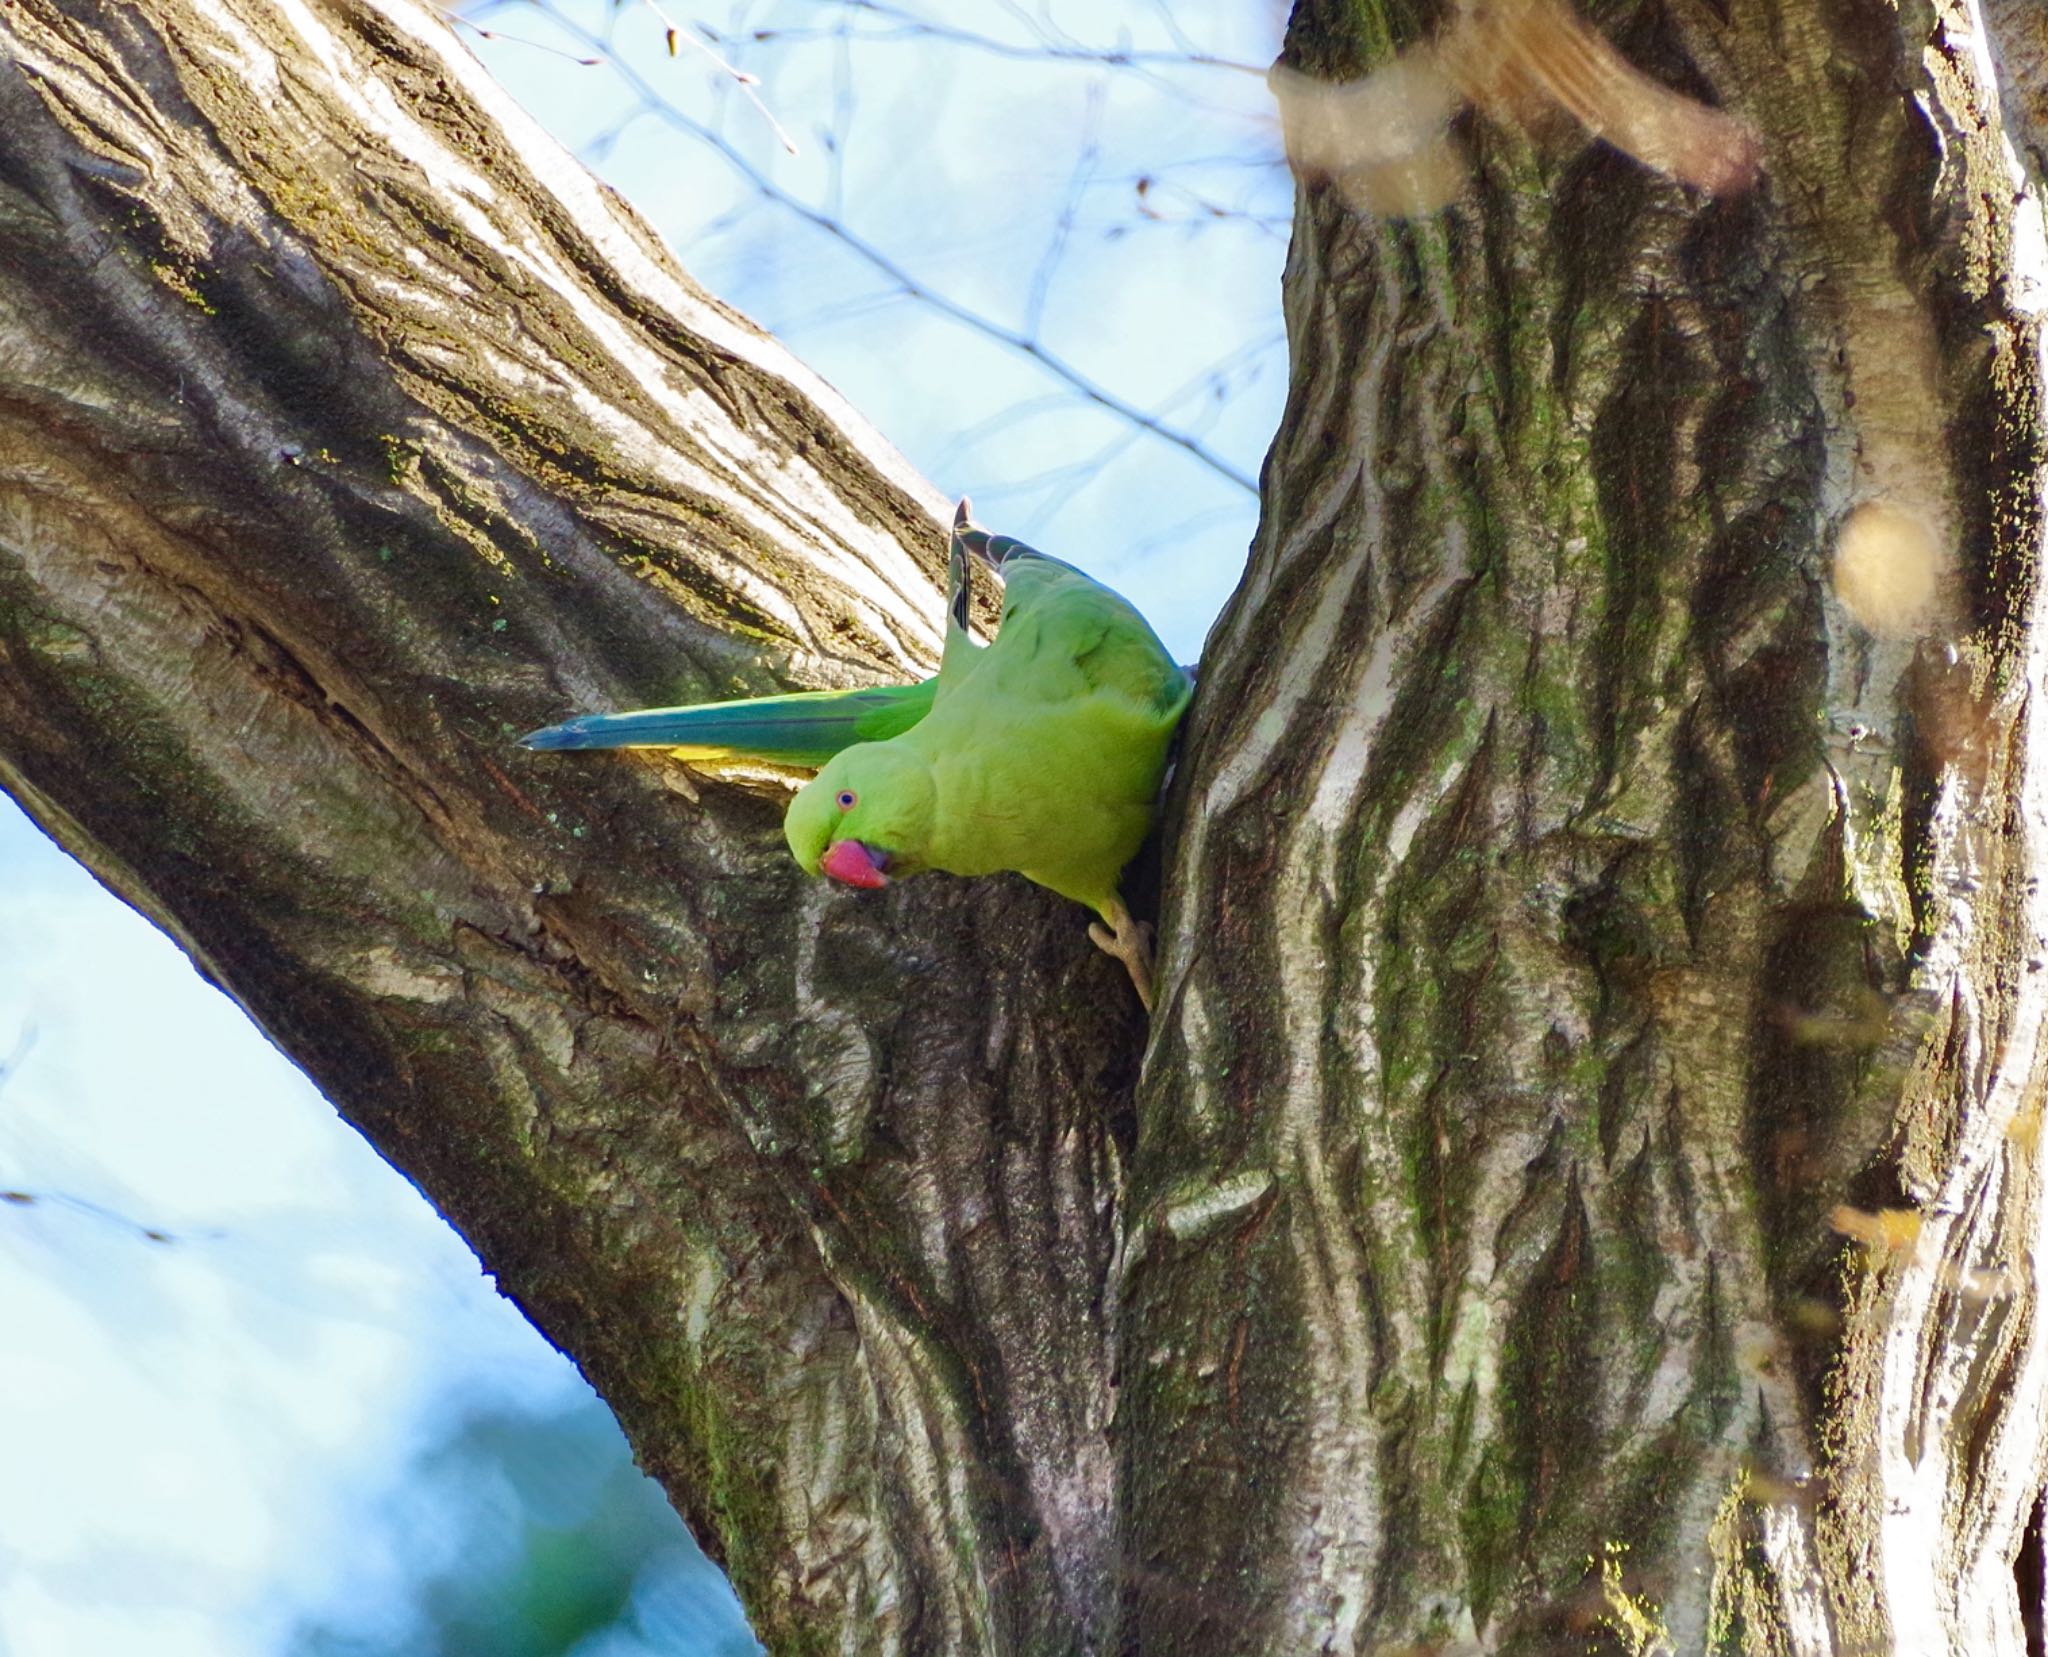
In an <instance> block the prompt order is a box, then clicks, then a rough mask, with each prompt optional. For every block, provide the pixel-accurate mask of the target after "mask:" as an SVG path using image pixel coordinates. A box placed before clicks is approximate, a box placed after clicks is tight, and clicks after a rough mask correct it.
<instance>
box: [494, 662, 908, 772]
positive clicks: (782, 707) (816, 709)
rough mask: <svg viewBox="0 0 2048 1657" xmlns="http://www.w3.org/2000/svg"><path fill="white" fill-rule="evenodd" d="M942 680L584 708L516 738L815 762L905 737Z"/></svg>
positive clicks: (537, 743)
mask: <svg viewBox="0 0 2048 1657" xmlns="http://www.w3.org/2000/svg"><path fill="white" fill-rule="evenodd" d="M938 683H939V682H938V680H937V679H926V680H924V681H923V682H922V683H920V684H915V685H880V686H875V687H873V688H870V689H863V690H819V691H807V692H800V693H798V694H796V695H793V696H761V697H755V698H753V699H751V700H749V701H741V702H705V703H699V704H697V705H696V706H693V707H687V708H643V709H641V710H640V711H639V712H637V713H597V714H586V715H585V716H584V717H583V718H581V719H571V720H566V721H564V722H563V723H562V724H560V725H550V726H548V727H547V728H546V729H545V730H539V731H534V732H531V733H529V734H528V735H526V736H523V737H521V738H520V739H519V741H520V746H521V747H523V748H668V749H671V750H674V751H675V753H676V754H677V756H678V757H679V758H682V759H751V760H766V761H769V762H771V763H773V764H777V765H788V766H800V767H810V768H816V767H818V766H821V765H823V764H824V763H825V762H826V761H827V760H829V759H830V758H831V757H832V756H833V755H834V754H836V753H838V752H839V751H840V750H841V749H842V748H850V747H852V746H853V745H854V744H855V743H856V742H880V741H883V740H885V739H887V738H889V737H892V736H901V735H902V734H903V733H904V732H905V731H907V730H909V729H910V728H911V727H912V726H914V725H915V724H917V722H918V721H919V720H921V719H923V718H924V716H925V715H926V714H927V713H929V712H930V711H931V706H932V697H933V694H934V693H935V692H936V690H937V689H938Z"/></svg>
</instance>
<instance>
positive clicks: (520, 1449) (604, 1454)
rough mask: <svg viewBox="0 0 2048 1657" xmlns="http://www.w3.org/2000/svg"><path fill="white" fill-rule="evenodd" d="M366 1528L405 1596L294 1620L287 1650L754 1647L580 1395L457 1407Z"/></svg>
mask: <svg viewBox="0 0 2048 1657" xmlns="http://www.w3.org/2000/svg"><path fill="white" fill-rule="evenodd" d="M371 1523H372V1524H374V1525H377V1526H379V1527H381V1528H382V1529H383V1530H384V1532H385V1533H386V1534H385V1536H384V1538H383V1546H384V1548H385V1549H387V1550H388V1551H389V1553H390V1554H391V1555H392V1556H393V1563H394V1564H396V1565H397V1566H398V1568H399V1571H400V1573H401V1577H400V1580H401V1581H406V1582H408V1584H409V1592H408V1593H407V1594H404V1595H401V1596H400V1597H399V1598H398V1599H397V1600H396V1601H395V1602H392V1601H388V1600H387V1602H385V1603H381V1604H349V1605H342V1606H329V1607H327V1608H326V1609H325V1610H324V1611H323V1612H322V1613H321V1614H320V1615H319V1616H318V1617H317V1618H315V1619H312V1620H309V1621H308V1622H307V1623H305V1624H303V1625H302V1626H301V1627H300V1629H299V1631H298V1633H297V1636H296V1638H295V1640H294V1641H293V1642H292V1644H291V1645H290V1647H289V1648H288V1649H289V1650H290V1651H291V1652H292V1653H293V1657H657V1654H658V1657H755V1654H756V1653H758V1652H759V1651H760V1650H761V1647H760V1645H759V1644H758V1643H757V1642H756V1641H755V1640H754V1638H753V1636H752V1635H751V1634H749V1633H748V1632H747V1627H746V1623H745V1620H744V1618H743V1616H742V1614H741V1612H740V1608H739V1604H738V1602H737V1601H736V1600H735V1599H734V1597H733V1594H732V1590H731V1589H730V1588H729V1587H728V1586H727V1585H726V1582H725V1579H724V1577H723V1576H722V1575H721V1574H720V1573H719V1570H718V1567H717V1566H715V1565H713V1564H712V1563H711V1561H710V1560H708V1559H706V1558H705V1557H704V1555H703V1553H702V1552H701V1551H700V1550H699V1549H698V1547H697V1545H696V1543H695V1542H694V1541H693V1540H691V1537H690V1534H689V1532H688V1531H687V1530H686V1529H684V1527H683V1524H682V1522H681V1520H679V1519H678V1518H677V1517H676V1515H675V1513H674V1511H673V1510H672V1509H671V1508H670V1507H669V1505H668V1503H667V1501H666V1500H665V1499H664V1498H663V1496H662V1493H661V1490H660V1488H659V1486H657V1485H656V1484H655V1483H654V1481H653V1480H652V1479H649V1478H647V1477H646V1476H645V1475H644V1474H642V1473H641V1472H640V1471H639V1470H638V1469H637V1468H636V1467H634V1465H633V1462H632V1458H631V1455H630V1452H629V1451H628V1449H627V1446H626V1441H625V1438H624V1436H623V1435H622V1434H621V1433H620V1431H619V1428H618V1425H617V1423H616V1422H615V1421H614V1420H613V1419H612V1416H611V1413H610V1411H608V1410H607V1409H606V1408H605V1407H604V1405H603V1404H602V1403H601V1402H600V1401H599V1400H598V1399H597V1398H596V1397H595V1396H594V1395H592V1394H590V1393H589V1392H587V1391H585V1392H584V1393H583V1394H582V1395H581V1397H580V1399H579V1400H578V1402H577V1403H576V1405H575V1406H574V1407H573V1408H572V1409H570V1410H568V1411H566V1412H563V1413H559V1414H552V1415H544V1414H533V1413H526V1412H521V1411H517V1410H510V1409H505V1408H502V1407H493V1408H491V1409H488V1410H464V1409H461V1408H459V1407H458V1409H456V1410H455V1411H453V1412H451V1418H450V1421H449V1424H448V1431H447V1433H446V1434H445V1436H443V1437H441V1438H440V1439H439V1440H438V1441H437V1442H434V1443H432V1444H431V1445H430V1446H429V1447H428V1448H427V1449H426V1450H425V1451H423V1452H422V1454H421V1455H420V1456H419V1457H418V1458H417V1460H416V1462H415V1464H414V1466H413V1469H412V1471H411V1474H410V1476H409V1477H408V1478H407V1479H406V1480H405V1482H404V1483H403V1484H402V1485H401V1486H400V1487H399V1488H398V1489H397V1490H396V1491H395V1492H394V1493H393V1494H392V1495H391V1496H390V1497H389V1498H388V1499H387V1501H386V1502H385V1503H384V1505H383V1506H382V1508H381V1509H380V1510H378V1511H377V1512H376V1513H375V1514H374V1515H373V1516H372V1519H371ZM408 1566H409V1567H410V1571H409V1573H408V1572H407V1567H408Z"/></svg>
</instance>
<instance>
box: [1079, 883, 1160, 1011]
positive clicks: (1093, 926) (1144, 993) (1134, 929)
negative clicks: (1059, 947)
mask: <svg viewBox="0 0 2048 1657" xmlns="http://www.w3.org/2000/svg"><path fill="white" fill-rule="evenodd" d="M1109 919H1110V921H1111V922H1112V923H1113V924H1114V926H1115V930H1114V931H1112V930H1111V929H1110V928H1109V927H1107V926H1104V925H1103V924H1102V923H1101V922H1100V921H1090V922H1089V923H1088V937H1089V940H1090V941H1091V942H1092V943H1093V944H1094V945H1095V947H1096V948H1097V949H1099V950H1101V951H1102V953H1103V954H1105V955H1114V956H1115V957H1116V958H1117V959H1118V960H1119V961H1121V962H1123V964H1124V971H1126V972H1128V973H1129V974H1130V975H1131V987H1132V988H1133V989H1135V990H1136V991H1137V992H1138V1000H1139V1001H1140V1002H1141V1003H1142V1004H1143V1006H1144V1008H1145V1011H1146V1012H1148V1013H1149V1012H1150V1011H1151V1010H1152V928H1151V927H1149V926H1147V925H1146V924H1145V923H1144V922H1143V921H1141V920H1137V919H1135V918H1134V917H1133V916H1132V914H1131V912H1130V911H1129V910H1128V909H1126V908H1125V907H1124V906H1123V904H1122V903H1121V902H1118V903H1117V904H1116V905H1115V907H1114V908H1113V909H1112V910H1111V911H1110V914H1109Z"/></svg>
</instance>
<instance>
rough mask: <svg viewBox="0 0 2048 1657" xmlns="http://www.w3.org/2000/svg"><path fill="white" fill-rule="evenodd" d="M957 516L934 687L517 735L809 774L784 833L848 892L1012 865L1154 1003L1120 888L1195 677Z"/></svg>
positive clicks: (1045, 569)
mask: <svg viewBox="0 0 2048 1657" xmlns="http://www.w3.org/2000/svg"><path fill="white" fill-rule="evenodd" d="M967 510H968V507H967V503H966V502H965V501H962V502H961V503H960V512H959V516H958V517H957V518H956V520H955V523H954V529H953V546H952V589H953V591H952V602H951V605H950V608H949V625H948V628H947V633H946V648H945V654H944V657H943V659H942V660H941V663H940V667H939V672H938V676H937V677H936V678H935V679H930V680H926V681H925V682H923V683H922V684H918V685H906V686H884V687H880V688H878V689H874V690H864V691H826V692H814V693H811V694H809V695H796V696H779V697H761V698H757V699H754V700H751V701H744V702H730V703H717V704H706V705H702V706H697V707H688V708H663V709H653V710H648V711H646V712H642V713H632V714H604V715H595V716H589V717H585V718H582V719H576V720H571V721H569V722H568V723H566V724H562V725H553V726H549V727H548V728H547V729H546V730H544V731H536V732H534V733H533V734H532V735H531V736H529V737H527V738H525V739H524V740H525V742H526V745H527V746H528V747H534V748H599V747H629V746H630V747H670V748H674V749H676V750H677V751H678V752H680V753H682V754H684V755H685V756H686V757H692V758H695V757H709V758H732V759H766V760H772V761H775V762H777V763H781V764H786V765H795V766H806V767H808V766H817V765H822V766H823V769H822V770H821V771H819V773H818V775H817V776H816V777H815V778H814V779H812V781H810V782H809V783H807V784H806V785H805V786H804V787H803V788H802V789H801V790H800V791H799V792H798V794H797V796H796V798H795V799H794V800H792V801H791V802H790V807H789V813H788V816H787V817H786V818H785V819H784V822H783V830H784V833H785V834H786V835H787V836H788V839H789V846H790V850H791V851H792V852H794V853H795V854H796V859H797V861H798V862H799V863H801V864H802V865H803V866H804V868H805V869H807V870H809V871H810V872H812V873H813V874H816V873H820V872H823V873H826V874H830V875H833V876H835V877H836V878H838V879H841V880H846V881H848V882H849V883H851V884H855V885H862V886H880V885H883V884H886V882H887V880H889V879H893V878H899V877H901V876H903V875H908V874H916V873H918V872H919V871H921V870H925V869H942V870H945V871H947V872H949V873H952V874H958V875H984V874H995V873H998V872H1000V871H1003V870H1014V871H1016V872H1017V873H1019V874H1023V875H1025V876H1027V877H1028V878H1030V879H1032V880H1035V881H1037V882H1038V883H1039V884H1040V885H1041V886H1048V887H1050V888H1051V889H1052V890H1053V891H1055V892H1058V893H1059V894H1060V895H1061V896H1063V897H1068V898H1072V899H1073V900H1075V901H1076V902H1077V903H1084V904H1086V905H1087V906H1088V907H1089V908H1090V909H1093V910H1094V911H1095V912H1096V914H1098V915H1100V916H1101V917H1102V918H1103V920H1104V921H1106V922H1107V923H1108V925H1109V931H1107V932H1105V931H1103V930H1102V929H1101V928H1093V929H1091V936H1093V937H1094V938H1095V940H1096V942H1097V943H1099V944H1101V945H1102V947H1103V948H1104V949H1106V950H1108V951H1109V952H1110V953H1112V954H1114V955H1117V956H1118V957H1119V958H1121V959H1122V960H1123V961H1124V962H1125V964H1126V965H1127V966H1128V967H1129V969H1130V972H1131V977H1132V981H1133V982H1134V983H1135V984H1136V985H1137V987H1138V993H1139V995H1140V997H1141V998H1143V999H1145V1001H1146V1004H1147V1005H1148V1006H1149V1005H1150V988H1149V976H1148V969H1147V949H1146V945H1145V943H1144V939H1143V933H1142V929H1141V928H1140V927H1139V926H1138V925H1137V923H1136V922H1134V921H1133V920H1132V919H1131V917H1130V914H1129V912H1128V911H1127V910H1126V909H1125V908H1124V905H1123V902H1122V899H1121V898H1120V897H1119V895H1118V892H1117V881H1118V878H1119V877H1120V876H1121V874H1122V872H1123V868H1124V865H1125V864H1127V863H1128V862H1130V860H1131V858H1132V856H1133V855H1134V854H1135V853H1136V852H1137V850H1138V847H1139V846H1140V845H1141V844H1142V843H1143V841H1144V839H1145V836H1146V834H1147V833H1148V832H1149V830H1150V829H1151V826H1152V821H1153V816H1154V813H1155V812H1156V810H1157V807H1158V799H1159V789H1160V783H1161V780H1162V778H1163V776H1164V774H1165V770H1166V762H1167V754H1168V749H1169V747H1170V745H1171V743H1172V740H1173V732H1174V727H1175V726H1176V725H1178V724H1179V722H1180V717H1181V714H1182V713H1183V712H1184V711H1186V708H1187V704H1188V698H1189V696H1190V695H1191V694H1192V691H1193V683H1192V681H1191V680H1190V678H1189V676H1188V675H1187V673H1186V672H1184V671H1183V670H1182V669H1181V668H1180V667H1179V666H1177V665H1176V664H1175V662H1174V660H1173V658H1172V657H1171V656H1169V655H1168V654H1167V653H1166V647H1165V646H1164V645H1162V644H1161V643H1160V642H1159V639H1158V636H1157V635H1156V634H1155V633H1153V631H1152V629H1151V628H1150V627H1149V626H1147V625H1146V623H1145V619H1144V617H1142V616H1140V615H1139V614H1138V612H1137V611H1136V610H1134V609H1133V608H1132V607H1131V606H1130V605H1129V604H1128V603H1127V602H1126V601H1125V600H1124V599H1123V598H1121V597H1119V596H1118V595H1117V594H1116V593H1114V592H1112V591H1110V589H1109V588H1107V587H1105V586H1103V585H1102V584H1101V583H1100V582H1098V581H1094V580H1092V579H1090V578H1089V577H1088V576H1086V575H1083V574H1082V573H1081V572H1080V571H1079V570H1077V569H1074V568H1073V567H1072V566H1071V565H1067V564H1063V563H1061V562H1060V561H1059V560H1058V559H1056V558H1048V557H1046V556H1045V555H1044V554H1043V553H1040V552H1035V551H1033V550H1032V549H1031V548H1030V547H1027V546H1024V545H1023V544H1022V543H1020V542H1017V541H1013V540H1010V539H1009V538H1008V537H1007V536H991V535H989V534H988V533H987V532H986V531H984V530H981V529H977V528H975V527H974V526H973V525H971V524H970V523H969V522H968V520H967ZM970 553H972V554H974V555H976V556H979V557H981V558H983V559H984V560H986V561H987V562H988V563H990V564H992V565H994V566H995V567H996V568H998V569H999V570H1000V572H1001V573H1002V576H1003V578H1004V583H1005V589H1006V591H1005V597H1004V604H1003V615H1002V622H1001V625H1000V626H999V627H998V629H997V632H996V636H995V639H994V642H993V643H991V644H989V645H987V646H982V645H977V644H976V643H975V642H974V641H973V639H972V638H970V637H969V636H968V634H967V631H966V621H967V610H968V604H967V596H968V590H969V588H968V582H969V578H968V556H969V554H970Z"/></svg>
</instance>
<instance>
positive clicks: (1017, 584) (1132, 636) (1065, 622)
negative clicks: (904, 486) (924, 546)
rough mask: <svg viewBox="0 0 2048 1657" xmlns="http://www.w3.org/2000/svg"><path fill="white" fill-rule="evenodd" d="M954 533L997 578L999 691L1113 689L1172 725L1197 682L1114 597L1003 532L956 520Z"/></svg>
mask: <svg viewBox="0 0 2048 1657" xmlns="http://www.w3.org/2000/svg"><path fill="white" fill-rule="evenodd" d="M953 539H954V547H955V549H956V555H957V550H958V549H959V548H961V547H963V546H964V547H965V548H966V549H967V550H968V551H969V552H971V553H973V554H974V555H975V556H976V557H978V558H980V559H982V560H984V561H985V562H986V563H987V564H988V565H989V566H990V567H991V568H992V569H994V570H995V571H996V572H997V573H998V574H999V575H1000V576H1001V577H1002V580H1003V619H1002V627H1001V630H1000V631H999V632H998V634H997V645H996V646H994V647H992V648H991V651H990V654H991V656H992V657H993V658H994V659H995V661H996V662H997V663H998V664H999V667H1000V674H999V677H1000V678H1001V680H1002V689H1003V690H1004V692H1005V693H1006V694H1011V695H1016V694H1023V695H1026V696H1028V697H1030V698H1031V699H1033V700H1064V699H1066V698H1068V697H1072V696H1075V695H1081V694H1086V693H1089V692H1096V691H1111V692H1118V693H1121V694H1122V695H1124V696H1127V697H1129V698H1130V699H1131V700H1132V701H1133V702H1134V703H1136V704H1138V706H1140V707H1141V708H1146V709H1151V710H1156V712H1157V713H1158V715H1159V717H1160V718H1161V719H1163V720H1166V721H1168V722H1169V723H1170V722H1172V721H1174V720H1177V719H1178V718H1179V717H1180V714H1181V711H1182V710H1183V709H1184V708H1185V707H1186V706H1187V701H1188V696H1189V693H1190V692H1191V691H1192V689H1193V684H1194V681H1193V680H1192V679H1191V678H1190V677H1189V676H1188V674H1187V672H1186V671H1185V670H1184V669H1183V668H1181V667H1180V666H1179V665H1178V664H1177V663H1175V661H1174V660H1173V658H1172V657H1171V656H1169V655H1168V654H1167V652H1166V646H1165V645H1163V644H1161V643H1160V642H1159V636H1158V635H1157V634H1156V633H1154V632H1153V631H1152V629H1151V627H1150V626H1149V625H1148V624H1147V623H1146V621H1145V618H1144V617H1143V616H1141V615H1139V614H1138V612H1137V610H1136V609H1135V608H1133V607H1132V605H1131V604H1130V602H1129V601H1128V600H1127V599H1125V598H1124V597H1123V596H1122V595H1121V594H1119V593H1116V592H1114V591H1112V590H1111V589H1110V588H1108V587H1105V586H1103V585H1102V583H1101V582H1099V581H1097V580H1096V579H1095V578H1094V577H1093V576H1090V575H1086V574H1084V573H1083V572H1082V571H1080V570H1077V569H1075V568H1074V566H1073V565H1071V564H1068V563H1064V562H1062V561H1061V560H1060V559H1057V558H1054V557H1052V556H1051V555H1049V554H1047V553H1043V552H1040V551H1039V550H1038V549H1037V548H1036V547H1029V546H1026V545H1025V544H1024V543H1023V542H1022V541H1019V540H1016V539H1014V538H1013V537H1011V536H1008V535H991V534H990V533H989V532H988V531H987V530H985V529H981V528H978V527H975V526H973V525H960V526H957V527H956V528H955V530H954V536H953ZM1062 658H1064V661H1063V660H1062ZM1068 662H1070V663H1071V671H1067V670H1066V667H1065V664H1066V663H1068ZM989 688H994V687H993V686H991V687H989Z"/></svg>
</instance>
